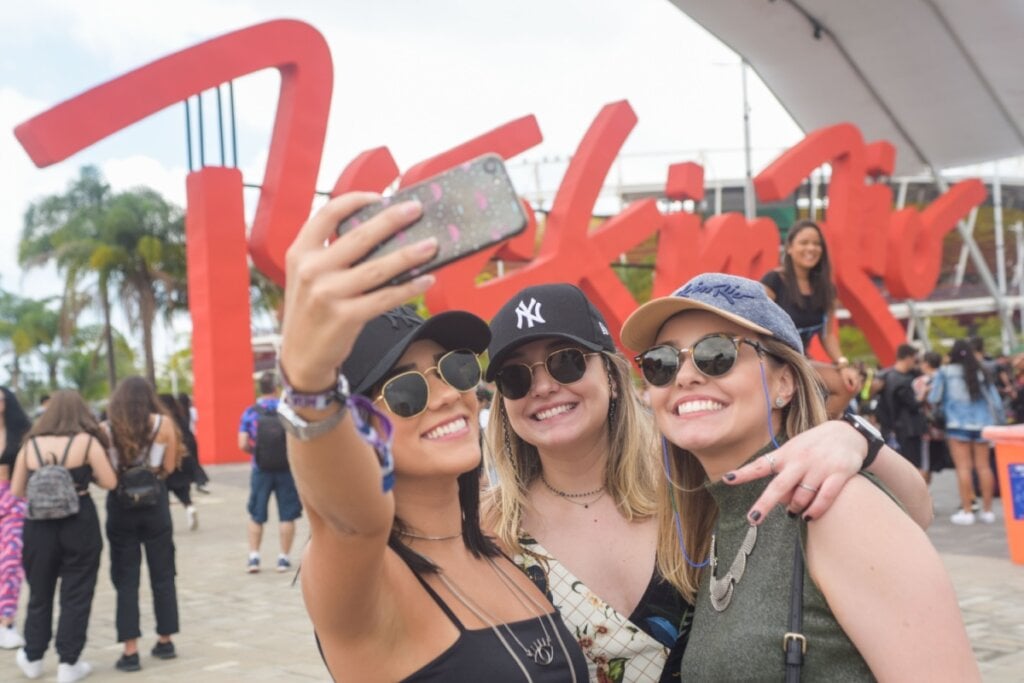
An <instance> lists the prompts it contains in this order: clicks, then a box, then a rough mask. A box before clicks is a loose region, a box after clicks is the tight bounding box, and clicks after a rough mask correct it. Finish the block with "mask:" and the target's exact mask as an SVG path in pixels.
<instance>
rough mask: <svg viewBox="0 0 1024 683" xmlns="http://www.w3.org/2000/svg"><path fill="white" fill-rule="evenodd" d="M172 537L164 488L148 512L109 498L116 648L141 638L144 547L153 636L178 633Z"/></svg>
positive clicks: (109, 535) (169, 512)
mask: <svg viewBox="0 0 1024 683" xmlns="http://www.w3.org/2000/svg"><path fill="white" fill-rule="evenodd" d="M173 532H174V528H173V526H172V524H171V511H170V508H168V506H167V489H166V488H164V490H163V491H162V494H161V496H160V501H159V502H158V503H157V504H156V505H155V506H153V507H151V508H142V509H126V508H124V507H122V506H121V504H120V502H119V501H118V499H117V497H116V495H115V494H114V493H111V494H109V495H108V496H107V540H108V541H110V578H111V580H112V581H113V583H114V588H115V589H116V590H117V612H116V615H115V619H116V625H117V640H118V641H119V642H124V641H125V640H132V639H134V638H138V637H139V636H140V635H142V632H141V631H140V630H139V574H140V570H141V567H142V548H143V547H145V549H146V565H147V566H148V567H149V586H150V589H151V590H152V592H153V612H154V613H155V614H156V632H157V634H158V635H161V636H169V635H171V634H174V633H177V632H178V596H177V591H176V589H175V585H174V575H175V567H174V539H173Z"/></svg>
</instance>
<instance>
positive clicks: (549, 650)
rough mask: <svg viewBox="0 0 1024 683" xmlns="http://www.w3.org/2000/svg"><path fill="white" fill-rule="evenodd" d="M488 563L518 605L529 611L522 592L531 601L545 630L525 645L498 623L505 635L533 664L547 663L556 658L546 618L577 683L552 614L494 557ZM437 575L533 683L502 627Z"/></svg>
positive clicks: (575, 682)
mask: <svg viewBox="0 0 1024 683" xmlns="http://www.w3.org/2000/svg"><path fill="white" fill-rule="evenodd" d="M420 556H421V557H423V558H424V559H425V560H427V561H428V562H431V564H435V565H436V563H435V562H433V560H431V559H430V558H428V557H426V556H424V555H420ZM487 563H488V564H490V566H491V569H492V570H493V571H494V572H495V574H496V575H497V576H498V579H499V580H500V581H501V582H502V584H503V585H504V586H505V587H506V588H508V589H509V590H510V591H511V593H512V594H513V595H514V596H515V597H516V600H518V601H519V603H520V604H521V605H523V606H524V607H527V610H529V607H528V606H527V604H526V602H525V601H524V600H523V596H524V595H525V597H526V599H527V600H529V601H530V603H532V605H533V607H534V609H535V610H536V611H537V612H539V613H540V616H538V617H537V621H538V622H539V623H540V626H541V630H542V631H543V632H544V637H543V638H537V639H536V640H535V641H534V642H533V643H531V645H530V647H527V646H526V645H525V644H523V642H522V641H521V640H519V638H518V637H517V636H516V634H515V632H514V631H513V630H512V629H511V628H510V627H509V625H508V624H504V623H503V624H501V625H500V626H501V627H503V628H504V629H505V631H506V632H507V633H508V635H509V636H511V637H512V640H513V641H514V642H515V644H516V645H518V646H519V648H520V649H521V650H522V651H523V653H524V654H525V655H526V656H527V657H528V658H529V659H530V660H531V661H532V662H533V663H534V664H537V665H538V666H548V665H549V664H551V663H552V662H553V661H554V659H555V651H554V647H553V645H552V643H551V633H549V632H548V628H547V626H546V625H545V623H544V621H545V618H546V619H547V622H548V624H549V625H550V626H551V630H552V631H553V632H554V634H555V638H556V639H557V640H558V644H559V646H560V648H561V650H562V654H563V655H564V656H565V663H566V666H567V667H569V671H570V673H571V674H572V681H573V683H577V679H576V670H575V668H574V667H573V665H572V659H571V658H570V657H569V651H568V649H567V648H566V646H565V641H563V640H562V634H561V633H559V631H558V627H557V626H556V625H555V621H554V619H553V618H552V616H551V613H550V612H548V611H547V610H545V609H544V608H543V607H542V606H541V605H539V604H538V603H537V601H536V600H534V599H533V597H532V596H531V595H529V594H528V593H526V592H525V591H524V590H523V589H522V587H520V586H519V585H518V584H516V583H515V581H514V580H513V579H512V578H511V577H510V576H509V575H508V574H507V573H506V572H505V570H504V569H503V568H502V567H501V566H500V565H498V564H497V563H496V562H495V561H494V559H493V558H490V557H488V558H487ZM437 577H438V579H440V581H441V583H442V584H444V586H445V588H447V589H448V592H450V593H451V594H452V595H453V596H455V599H456V600H458V601H459V602H460V603H462V605H463V606H465V608H466V609H468V610H469V611H470V612H471V613H472V614H473V615H474V616H475V617H476V618H477V619H479V620H480V621H481V622H483V623H484V624H487V626H488V627H489V628H490V629H491V631H493V632H494V635H495V636H497V638H498V640H499V641H501V644H502V645H503V646H504V647H505V650H506V651H507V652H508V653H509V655H510V656H511V657H512V659H514V660H515V662H516V664H518V665H519V669H520V670H521V671H522V672H523V675H524V676H525V677H526V680H527V681H530V683H532V681H533V677H532V676H530V672H529V671H528V670H527V668H526V666H525V664H523V662H522V660H520V658H519V657H518V656H517V655H516V653H515V651H514V650H513V649H512V646H511V645H510V644H509V642H508V640H507V639H506V638H505V637H504V636H503V635H502V632H501V629H499V628H498V625H497V619H495V618H494V617H493V616H492V615H491V614H490V613H489V612H487V611H486V610H485V609H484V608H483V607H481V606H480V605H478V604H477V603H476V602H474V601H473V600H472V598H470V597H469V596H468V595H466V594H465V593H463V592H462V589H460V588H459V587H458V586H457V585H455V582H454V581H452V580H451V579H450V578H448V576H447V575H446V574H445V572H444V570H443V569H439V570H438V572H437Z"/></svg>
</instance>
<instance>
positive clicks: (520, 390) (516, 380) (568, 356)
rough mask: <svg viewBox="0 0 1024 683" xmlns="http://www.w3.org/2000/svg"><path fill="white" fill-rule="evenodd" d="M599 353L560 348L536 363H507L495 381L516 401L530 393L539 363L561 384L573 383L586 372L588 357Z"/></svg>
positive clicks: (505, 394)
mask: <svg viewBox="0 0 1024 683" xmlns="http://www.w3.org/2000/svg"><path fill="white" fill-rule="evenodd" d="M599 355H601V354H600V353H599V352H597V351H594V352H592V353H584V352H583V351H581V350H580V349H577V348H567V349H559V350H558V351H552V352H551V353H550V354H548V357H547V358H545V359H544V360H542V361H537V362H536V363H529V364H527V363H507V364H506V365H505V366H504V367H503V368H502V369H501V370H499V371H498V373H497V374H496V375H495V376H494V383H495V384H496V385H497V387H498V389H499V390H500V391H501V393H502V395H503V396H504V397H505V398H508V399H511V400H513V401H515V400H517V399H520V398H523V397H524V396H526V395H527V394H528V393H530V387H531V386H533V369H534V368H535V367H537V366H538V365H543V366H544V367H545V368H546V369H547V371H548V374H549V375H551V379H553V380H555V381H556V382H558V383H559V384H572V383H573V382H579V381H580V380H581V379H583V375H585V374H586V372H587V357H588V356H599Z"/></svg>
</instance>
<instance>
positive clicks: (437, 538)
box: [398, 531, 462, 541]
mask: <svg viewBox="0 0 1024 683" xmlns="http://www.w3.org/2000/svg"><path fill="white" fill-rule="evenodd" d="M398 535H399V536H408V537H409V538H418V539H419V540H421V541H450V540H452V539H453V538H462V532H461V531H460V532H459V533H457V534H452V535H451V536H424V535H422V534H414V533H413V532H411V531H399V532H398Z"/></svg>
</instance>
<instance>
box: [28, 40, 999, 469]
mask: <svg viewBox="0 0 1024 683" xmlns="http://www.w3.org/2000/svg"><path fill="white" fill-rule="evenodd" d="M271 67H273V68H276V69H278V71H279V72H280V74H281V90H280V97H279V100H278V104H277V116H276V119H275V122H274V130H273V136H272V138H271V142H270V151H269V156H268V160H267V168H266V172H265V174H264V178H263V184H262V191H261V194H260V199H259V203H258V206H257V209H256V213H255V217H254V220H253V224H252V230H251V231H250V234H249V236H248V238H247V237H246V226H245V219H244V214H243V202H242V175H241V173H240V172H239V171H238V170H237V169H233V168H220V167H205V168H202V169H200V170H198V171H195V172H192V173H190V174H189V175H188V177H187V178H186V187H187V197H188V207H187V218H186V241H187V254H188V285H189V307H190V312H191V315H192V324H193V347H192V353H193V368H194V371H195V405H196V408H197V409H198V411H199V415H200V416H201V419H200V420H199V421H198V425H199V434H198V438H199V442H200V445H201V447H202V449H203V453H204V454H209V455H208V456H205V455H204V457H208V459H209V461H210V462H231V461H239V460H243V459H244V458H245V457H246V456H245V455H244V454H243V453H241V452H240V451H239V450H238V448H237V444H236V437H235V434H236V433H237V429H238V420H239V416H240V415H241V413H242V411H243V410H244V409H245V407H246V406H247V405H249V404H250V403H251V402H252V400H253V387H252V379H251V378H252V371H253V355H252V349H251V346H250V339H249V329H250V327H249V322H250V321H249V291H248V285H249V278H248V267H247V256H251V257H252V260H253V263H254V264H255V265H256V267H257V268H259V269H260V270H261V271H262V272H263V273H265V274H266V275H268V276H269V277H271V278H272V279H274V280H275V281H276V282H278V283H279V284H284V254H285V250H286V249H287V247H288V245H289V244H290V243H291V241H292V239H293V238H294V237H295V234H296V233H297V232H298V230H299V228H300V226H301V225H302V223H303V221H304V220H305V219H306V217H307V215H308V213H309V210H310V207H311V205H312V201H313V197H314V187H315V185H314V184H315V181H316V178H317V174H318V172H319V170H320V157H321V153H322V150H323V143H324V136H325V132H326V129H327V117H328V111H329V109H330V100H331V89H332V85H333V78H334V76H333V68H332V63H331V55H330V51H329V50H328V47H327V43H326V42H325V41H324V39H323V36H321V35H320V33H319V32H317V31H316V29H314V28H313V27H311V26H309V25H308V24H304V23H302V22H298V21H290V20H279V21H271V22H267V23H264V24H258V25H256V26H252V27H249V28H246V29H242V30H240V31H235V32H233V33H229V34H227V35H223V36H220V37H218V38H214V39H212V40H209V41H206V42H204V43H200V44H199V45H195V46H193V47H190V48H187V49H185V50H182V51H180V52H176V53H174V54H171V55H169V56H167V57H164V58H162V59H158V60H156V61H154V62H151V63H149V64H146V65H145V66H142V67H140V68H138V69H135V70H134V71H131V72H129V73H126V74H124V75H122V76H120V77H118V78H115V79H113V80H111V81H108V82H106V83H103V84H101V85H99V86H96V87H95V88H92V89H91V90H88V91H86V92H84V93H82V94H80V95H78V96H76V97H73V98H71V99H69V100H66V101H64V102H62V103H60V104H58V105H56V106H54V107H53V108H51V109H49V110H47V111H45V112H43V113H41V114H39V115H38V116H35V117H33V118H32V119H30V120H28V121H26V122H25V123H22V124H21V125H19V126H18V127H17V128H16V129H15V134H16V135H17V137H18V140H19V141H21V144H22V145H23V146H24V148H25V150H26V151H27V152H28V154H29V156H30V157H31V158H32V160H33V161H34V162H35V163H36V165H37V166H40V167H43V166H47V165H50V164H53V163H56V162H59V161H62V160H64V159H66V158H68V157H70V156H71V155H73V154H75V153H76V152H78V151H80V150H82V149H84V148H86V147H88V146H90V145H92V144H93V143H95V142H98V141H99V140H102V139H103V138H105V137H107V136H109V135H112V134H114V133H116V132H118V131H120V130H121V129H123V128H125V127H127V126H129V125H131V124H132V123H135V122H136V121H139V120H141V119H143V118H145V117H147V116H149V115H151V114H153V113H155V112H157V111H159V110H161V109H163V108H165V107H168V106H171V105H173V104H175V103H177V102H180V101H183V100H186V99H187V98H189V97H191V96H193V95H195V94H197V93H200V92H202V91H204V90H208V89H211V88H214V87H216V86H218V85H220V84H222V83H224V82H226V81H229V80H231V79H234V78H238V77H241V76H244V75H246V74H249V73H252V72H254V71H259V70H261V69H266V68H271ZM636 122H637V118H636V115H635V114H634V113H633V110H632V108H631V107H630V106H629V103H628V102H625V101H622V102H614V103H612V104H609V105H607V106H605V107H604V108H603V109H602V110H601V111H600V112H599V113H598V115H597V117H596V118H595V119H594V121H593V123H592V124H591V126H590V128H589V129H588V130H587V132H586V134H585V135H584V136H583V139H582V141H581V142H580V145H579V147H578V149H577V150H576V153H575V154H574V155H573V157H572V162H571V163H570V165H569V168H568V170H567V172H566V174H565V177H564V179H563V180H562V184H561V186H560V188H559V190H558V195H557V197H556V198H555V201H554V204H553V205H552V208H551V212H550V213H549V215H548V217H547V223H546V226H545V232H544V237H543V241H542V243H541V244H540V246H539V248H535V241H536V240H535V237H536V235H535V232H536V221H535V220H534V217H533V212H532V210H531V209H530V207H529V206H528V205H526V203H525V202H524V208H525V209H526V210H527V214H528V216H530V224H529V227H528V229H527V231H526V233H524V234H522V235H520V236H519V237H517V238H515V239H513V240H511V241H509V242H506V243H504V244H501V245H498V246H496V247H494V248H492V249H490V250H488V251H485V252H481V253H479V254H476V255H474V256H472V257H470V258H467V259H465V260H463V261H460V262H457V263H454V264H452V265H451V266H449V267H448V268H446V269H444V270H442V271H440V272H439V274H438V283H437V284H436V285H435V286H434V288H433V289H432V290H431V291H430V292H429V293H428V295H427V305H428V307H429V308H430V310H432V311H435V312H437V311H441V310H446V309H451V308H461V309H466V310H470V311H473V312H475V313H477V314H478V315H480V316H482V317H484V318H488V317H490V316H491V315H492V314H493V313H494V312H495V311H496V310H497V309H498V308H499V307H500V306H501V304H502V303H504V301H505V300H506V299H507V298H509V297H511V296H512V294H514V293H515V292H516V291H517V290H519V289H520V288H522V287H525V286H527V285H531V284H537V283H541V282H553V281H562V282H573V283H576V284H578V285H579V286H580V287H581V288H582V289H583V290H584V291H586V293H587V294H588V295H589V296H590V297H591V298H592V299H593V300H594V302H595V304H596V305H597V306H598V307H599V308H600V309H601V311H602V312H603V313H604V315H605V316H606V317H607V318H608V322H609V323H610V325H611V328H612V331H613V334H615V335H616V337H617V335H618V330H619V329H620V328H621V325H622V322H623V321H624V320H625V318H626V316H628V315H629V313H630V312H631V311H632V310H633V309H634V308H635V307H636V306H637V302H636V301H635V300H634V299H633V297H632V296H631V295H630V293H629V291H628V290H627V289H626V287H624V286H623V284H622V283H621V282H620V281H619V279H618V277H617V276H616V275H615V273H614V271H613V270H612V269H611V267H610V265H609V264H610V263H612V262H613V261H614V260H615V258H616V257H617V256H618V255H619V254H621V253H624V252H626V251H629V250H630V249H631V248H633V247H635V246H637V245H638V244H640V243H641V242H643V241H644V240H646V239H647V238H649V237H651V236H652V235H655V234H657V235H658V253H657V259H656V264H655V275H654V293H655V295H661V294H665V293H667V292H670V291H672V290H673V289H674V288H675V287H676V286H677V285H678V284H679V283H681V282H683V281H685V280H687V279H688V278H690V277H691V276H693V275H695V274H697V273H699V272H702V271H710V270H721V271H727V272H731V273H735V274H739V275H746V276H748V277H753V278H759V277H760V276H761V275H763V274H764V273H765V272H766V271H767V270H769V269H771V268H773V267H775V266H776V265H777V264H778V253H779V233H778V229H777V227H776V225H775V224H774V223H773V222H772V221H771V220H770V219H768V218H758V219H755V220H752V221H747V220H746V219H745V218H744V217H743V216H741V215H739V214H725V215H720V216H714V217H712V218H709V219H708V220H706V221H704V222H703V224H702V223H701V220H700V218H699V217H698V216H696V215H694V214H691V213H685V212H679V213H667V214H665V213H662V212H661V211H660V210H659V209H658V208H657V205H656V203H655V202H654V200H652V199H647V200H642V201H638V202H635V203H633V204H631V205H630V206H629V207H628V208H627V209H625V210H624V211H623V212H622V213H620V214H619V215H617V216H614V217H612V218H610V219H609V220H607V221H605V222H604V223H602V224H601V226H600V227H598V228H597V229H593V230H591V229H590V222H591V217H592V211H593V207H594V203H595V202H596V200H597V197H598V193H599V192H600V189H601V185H602V183H603V181H604V178H605V177H606V175H607V173H608V170H609V169H610V167H611V165H612V162H613V161H614V159H615V157H616V155H617V154H618V152H619V150H620V148H621V147H622V144H623V143H624V142H625V140H626V137H627V136H628V135H629V133H630V131H631V130H632V129H633V127H634V126H635V125H636ZM540 142H541V133H540V129H539V127H538V125H537V121H536V119H535V118H534V117H533V116H526V117H523V118H521V119H517V120H515V121H512V122H509V123H506V124H504V125H502V126H499V127H497V128H495V129H493V130H491V131H489V132H487V133H484V134H483V135H480V136H479V137H476V138H474V139H472V140H469V141H467V142H465V143H463V144H461V145H459V146H457V147H454V148H452V149H449V150H447V151H445V152H442V153H441V154H438V155H437V156H435V157H433V158H431V159H428V160H426V161H423V162H422V163H420V164H417V165H415V166H413V167H412V168H409V169H408V170H406V172H405V173H404V174H400V173H399V169H398V167H397V165H396V164H395V161H394V159H393V158H392V156H391V153H390V152H389V151H388V150H387V148H383V147H382V148H377V149H372V150H368V151H366V152H363V153H362V154H360V155H359V156H358V157H356V158H355V159H354V160H353V161H352V162H351V163H350V164H349V165H348V166H347V167H346V168H345V169H344V170H343V171H342V172H341V173H340V175H339V176H338V180H337V182H336V183H335V185H334V188H333V194H340V193H342V192H348V191H350V190H374V191H381V190H383V189H385V188H386V187H387V186H388V185H390V184H391V183H392V182H393V181H394V180H396V179H399V178H400V183H401V185H408V184H411V183H414V182H417V181H419V180H422V179H423V178H426V177H429V176H431V175H434V174H435V173H438V172H440V171H442V170H445V169H447V168H449V167H451V166H454V165H456V164H459V163H462V162H464V161H467V160H469V159H472V158H474V157H476V156H479V155H480V154H483V153H485V152H496V153H498V154H500V155H501V156H502V157H504V158H506V159H508V158H511V157H513V156H515V155H517V154H520V153H522V152H524V151H526V150H528V149H530V148H531V147H534V146H535V145H537V144H538V143H540ZM894 158H895V152H894V148H893V147H892V145H890V144H888V143H886V142H874V143H870V144H867V143H865V141H864V140H863V138H862V137H861V135H860V132H859V131H858V130H857V128H856V127H854V126H853V125H850V124H845V123H844V124H839V125H835V126H831V127H829V128H824V129H821V130H818V131H815V132H813V133H811V134H810V135H808V136H807V137H806V138H805V139H804V140H803V141H802V142H801V143H799V144H798V145H796V146H795V147H793V148H792V149H790V150H789V151H787V152H786V153H784V154H783V155H782V156H780V157H779V158H778V159H777V160H776V161H775V162H774V163H772V164H771V165H770V166H769V167H768V168H767V169H765V170H764V171H763V172H761V173H760V174H759V175H758V176H757V178H756V181H755V187H756V190H757V195H758V197H759V198H760V199H761V200H763V201H773V200H779V199H782V198H784V197H786V196H788V195H790V194H791V193H792V192H793V191H794V190H795V189H796V188H797V187H798V185H799V184H800V182H801V181H802V180H803V179H804V178H806V177H807V176H808V174H809V173H810V172H811V171H812V170H813V169H815V168H817V167H818V166H820V165H822V164H825V163H828V164H831V166H832V178H831V182H830V184H829V195H828V201H829V204H828V216H827V220H826V221H824V223H823V229H824V232H825V238H826V240H827V241H828V245H829V250H830V252H831V253H832V254H833V258H834V260H835V264H834V269H835V277H836V284H837V286H838V289H839V294H840V297H841V300H842V302H843V304H844V305H845V306H846V307H847V308H848V309H849V310H850V312H851V314H852V316H853V321H854V323H856V324H857V325H859V326H860V327H861V329H863V330H864V332H865V334H866V335H867V338H868V340H869V342H870V343H871V345H872V347H873V348H874V350H875V351H876V352H877V354H878V355H879V357H880V359H881V360H882V362H884V363H889V362H891V361H892V360H893V358H894V354H895V349H896V346H897V345H898V344H900V343H901V342H902V341H903V339H904V331H903V328H902V326H901V325H900V323H899V322H898V321H896V320H895V319H894V318H893V317H892V315H890V313H889V310H888V307H887V306H886V302H885V300H884V299H883V297H882V296H881V294H880V293H879V291H878V289H877V288H876V287H875V286H874V284H873V282H872V281H871V280H870V278H871V277H872V276H877V277H882V278H884V281H885V284H886V287H887V288H888V289H889V291H890V292H891V293H892V294H893V296H895V297H898V298H922V297H925V296H927V295H928V294H929V293H930V292H931V291H932V290H933V289H934V287H935V283H936V280H937V278H938V274H939V263H940V259H939V256H940V253H941V247H942V239H943V237H944V236H945V235H946V233H948V232H949V231H950V230H951V229H952V228H953V227H954V226H955V224H956V221H957V220H958V219H960V218H962V217H963V216H965V215H966V214H967V213H968V212H969V211H970V209H971V208H972V207H974V206H976V205H978V204H980V203H981V202H982V201H983V199H984V198H985V188H984V186H983V185H982V183H981V182H980V181H978V180H967V181H964V182H961V183H958V184H957V185H955V186H953V187H952V188H950V189H949V191H948V192H946V193H945V194H943V195H942V196H941V197H939V198H938V199H937V200H936V201H935V202H934V203H933V204H932V205H931V206H929V207H928V208H926V209H925V210H923V211H918V210H916V209H904V210H902V211H898V212H893V211H892V195H891V192H890V191H889V189H888V188H887V187H886V186H884V185H881V184H871V183H869V182H868V179H869V178H872V177H876V176H879V175H889V174H890V173H891V172H892V169H893V162H894ZM665 189H666V194H667V196H669V197H671V198H673V199H687V198H689V199H700V198H701V197H702V195H703V169H701V168H700V167H699V166H697V165H696V164H692V163H682V164H677V165H674V166H672V167H671V168H670V169H669V174H668V179H667V182H666V188H665ZM492 258H501V259H508V260H514V261H522V262H526V263H525V265H524V266H523V267H522V268H519V269H518V270H515V271H514V272H511V273H509V274H508V275H505V276H504V277H499V278H495V279H492V280H488V281H487V282H485V283H482V284H477V283H476V282H475V277H476V275H477V274H479V272H480V270H481V269H482V268H483V267H484V266H485V264H486V263H487V262H488V261H489V260H490V259H492Z"/></svg>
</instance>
